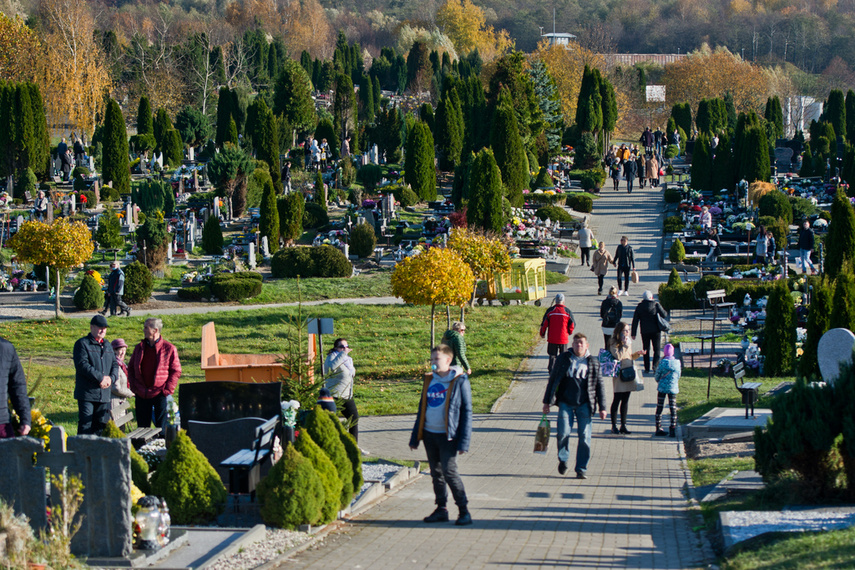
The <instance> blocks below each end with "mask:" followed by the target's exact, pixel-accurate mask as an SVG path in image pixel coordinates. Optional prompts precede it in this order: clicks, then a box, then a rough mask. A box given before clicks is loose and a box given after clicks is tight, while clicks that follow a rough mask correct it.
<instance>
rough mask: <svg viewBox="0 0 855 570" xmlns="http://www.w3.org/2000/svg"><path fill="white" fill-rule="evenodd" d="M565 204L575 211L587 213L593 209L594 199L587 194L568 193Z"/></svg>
mask: <svg viewBox="0 0 855 570" xmlns="http://www.w3.org/2000/svg"><path fill="white" fill-rule="evenodd" d="M566 203H567V205H568V206H569V207H571V208H573V209H574V210H576V211H577V212H582V213H584V214H588V213H590V212H591V210H593V209H594V199H593V198H591V197H590V196H588V195H587V194H580V193H575V194H570V195H569V196H567V202H566Z"/></svg>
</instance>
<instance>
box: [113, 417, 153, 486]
mask: <svg viewBox="0 0 855 570" xmlns="http://www.w3.org/2000/svg"><path fill="white" fill-rule="evenodd" d="M101 437H109V438H112V439H124V438H125V434H124V433H123V432H122V430H120V429H119V428H118V427H116V424H114V423H113V420H110V421H109V422H107V427H105V428H104V431H103V432H101ZM128 447H130V448H131V480H132V481H133V482H134V485H136V486H137V489H139V490H140V491H142V492H143V493H145V494H146V495H148V494H149V493H151V485H150V484H149V482H148V463H146V462H145V459H143V457H142V455H140V454H139V453H138V452H137V450H136V449H134V446H132V445H129V446H128Z"/></svg>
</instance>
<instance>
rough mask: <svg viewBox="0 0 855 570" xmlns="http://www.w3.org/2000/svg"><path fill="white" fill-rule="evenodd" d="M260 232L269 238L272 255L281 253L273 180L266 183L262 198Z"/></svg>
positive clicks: (268, 242)
mask: <svg viewBox="0 0 855 570" xmlns="http://www.w3.org/2000/svg"><path fill="white" fill-rule="evenodd" d="M260 217H261V219H260V220H259V223H258V231H259V233H260V234H261V235H262V236H267V247H268V249H269V250H270V255H273V254H274V253H276V252H277V251H279V210H278V209H277V207H276V190H275V189H274V188H273V182H272V181H271V180H265V181H264V193H263V194H262V196H261V211H260Z"/></svg>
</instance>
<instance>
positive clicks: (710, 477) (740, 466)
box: [689, 456, 754, 487]
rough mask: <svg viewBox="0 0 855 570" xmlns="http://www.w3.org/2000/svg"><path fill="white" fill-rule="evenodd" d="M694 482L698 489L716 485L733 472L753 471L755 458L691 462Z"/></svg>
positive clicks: (690, 467) (693, 460)
mask: <svg viewBox="0 0 855 570" xmlns="http://www.w3.org/2000/svg"><path fill="white" fill-rule="evenodd" d="M689 469H691V471H692V482H693V483H694V484H695V486H696V487H703V486H704V485H714V484H716V483H719V482H720V481H721V480H722V479H724V478H725V477H727V476H728V475H729V474H730V472H731V471H734V470H736V471H751V470H753V469H754V457H751V456H749V457H716V458H712V459H692V460H689Z"/></svg>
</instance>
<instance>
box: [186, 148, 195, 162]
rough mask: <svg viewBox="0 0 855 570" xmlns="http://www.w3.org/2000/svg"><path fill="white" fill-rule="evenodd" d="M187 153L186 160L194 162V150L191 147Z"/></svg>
mask: <svg viewBox="0 0 855 570" xmlns="http://www.w3.org/2000/svg"><path fill="white" fill-rule="evenodd" d="M188 153H189V154H188V158H189V159H190V162H193V161H195V160H196V149H195V148H193V147H192V146H191V147H190V149H189V151H188Z"/></svg>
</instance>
